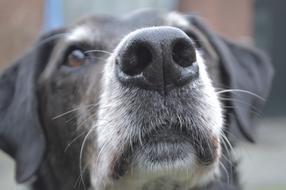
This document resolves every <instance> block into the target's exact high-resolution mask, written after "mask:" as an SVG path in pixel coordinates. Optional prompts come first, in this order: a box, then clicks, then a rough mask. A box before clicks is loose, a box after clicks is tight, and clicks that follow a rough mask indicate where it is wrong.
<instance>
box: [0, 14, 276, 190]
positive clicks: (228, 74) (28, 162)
mask: <svg viewBox="0 0 286 190" xmlns="http://www.w3.org/2000/svg"><path fill="white" fill-rule="evenodd" d="M243 58H244V59H243ZM246 59H247V62H246V61H245V60H246ZM270 75H271V68H269V65H268V64H267V63H266V62H264V60H263V59H262V58H261V57H260V56H258V55H257V53H256V52H253V51H252V50H248V49H246V48H244V47H240V46H237V45H236V44H233V43H230V42H227V41H225V40H223V39H221V38H219V37H218V36H216V35H215V34H214V33H212V32H210V31H209V30H208V29H207V27H205V26H204V25H203V24H202V22H201V21H200V19H198V18H197V17H193V16H191V17H190V16H189V17H186V16H182V15H180V14H178V13H170V14H165V13H164V14H163V13H158V12H156V11H141V12H137V13H133V14H131V15H128V16H124V17H122V18H114V17H89V18H86V19H83V20H82V21H80V22H78V23H77V24H76V25H73V26H71V27H69V28H65V29H61V30H58V31H54V32H52V33H49V34H47V35H44V36H43V37H42V38H41V39H40V40H39V43H38V44H37V45H36V46H35V48H34V49H33V50H31V51H30V52H28V53H27V54H26V55H25V56H24V57H23V58H22V59H20V60H19V61H18V62H17V63H16V64H15V65H13V66H12V67H11V68H9V69H8V70H6V71H5V72H4V73H3V74H2V76H1V83H0V85H1V89H0V90H1V93H0V103H1V104H0V111H1V112H0V114H1V119H2V121H1V126H0V130H1V131H0V135H1V136H0V137H1V139H0V146H1V148H2V149H4V151H6V152H7V153H9V154H10V155H11V156H13V157H14V158H15V159H16V162H17V179H18V181H20V182H22V181H25V180H27V179H29V178H30V177H31V176H33V175H34V174H35V172H36V171H37V170H38V168H39V167H40V164H41V163H42V162H43V158H44V157H45V159H44V160H45V162H47V163H49V164H48V165H49V167H50V168H51V170H52V171H53V173H54V175H55V178H64V180H66V179H65V176H72V177H71V178H67V179H69V180H71V181H70V182H67V183H71V184H74V183H75V181H73V180H75V179H76V178H77V177H78V175H80V174H81V175H82V178H83V181H85V180H86V178H89V179H90V182H91V186H92V187H93V188H94V189H104V188H112V187H116V188H117V189H126V187H128V188H129V189H138V188H146V187H147V186H148V187H151V186H153V187H154V188H155V189H156V188H157V187H156V186H157V185H158V182H161V183H162V182H164V183H166V185H168V186H169V187H170V185H171V187H172V188H175V187H177V186H178V187H188V188H192V187H195V186H199V185H204V184H206V183H208V182H209V181H211V180H212V179H214V178H215V177H216V176H219V161H220V157H221V149H222V148H221V144H222V143H221V142H222V140H223V137H224V136H226V134H225V131H223V128H224V127H225V129H227V131H230V132H231V131H232V130H233V129H231V127H229V126H231V125H235V126H237V127H236V128H239V129H240V131H241V132H242V134H244V135H245V136H246V137H247V138H249V139H251V131H252V130H251V127H252V126H251V125H252V118H253V114H251V109H250V107H251V106H258V107H259V108H260V105H261V100H259V99H258V100H257V99H256V98H257V97H251V98H249V96H251V94H250V93H256V94H258V95H259V96H265V95H266V93H267V91H268V88H269V83H270V82H269V81H270V78H271V76H270ZM240 77H243V78H240ZM240 80H241V81H243V82H241V81H240ZM261 81H262V82H261ZM260 84H263V86H259V85H260ZM214 86H215V87H217V88H218V87H220V88H221V87H224V88H226V89H227V90H223V91H218V89H215V88H214ZM229 88H235V89H236V90H237V91H240V92H246V91H247V92H248V91H251V92H249V94H248V95H247V97H246V95H244V97H243V100H245V103H246V107H243V105H242V108H241V105H239V104H238V103H237V102H236V101H233V99H235V98H237V97H239V96H237V94H236V93H235V95H234V94H230V93H227V92H229V90H228V89H229ZM220 93H221V94H222V93H226V94H227V95H226V96H220ZM258 95H255V96H258ZM238 102H239V100H238ZM224 106H226V107H227V108H226V109H223V107H224ZM233 117H234V118H235V119H236V122H235V123H234V124H231V122H230V121H231V120H234V119H233ZM233 131H235V130H233ZM234 135H236V134H234ZM45 150H46V154H45V156H44V152H45ZM42 165H43V164H42ZM63 166H64V167H63ZM57 168H62V169H61V171H57V170H59V169H57ZM69 172H71V173H69ZM86 181H88V180H86ZM159 185H160V183H159ZM151 189H152V188H151Z"/></svg>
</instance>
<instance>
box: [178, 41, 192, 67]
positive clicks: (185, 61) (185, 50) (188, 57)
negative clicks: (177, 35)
mask: <svg viewBox="0 0 286 190" xmlns="http://www.w3.org/2000/svg"><path fill="white" fill-rule="evenodd" d="M172 58H173V61H174V62H175V63H176V64H178V65H180V66H182V67H189V66H191V65H192V64H193V63H194V62H195V61H196V52H195V49H194V47H193V45H192V43H191V42H190V41H189V40H187V39H177V40H176V41H175V42H174V43H173V49H172Z"/></svg>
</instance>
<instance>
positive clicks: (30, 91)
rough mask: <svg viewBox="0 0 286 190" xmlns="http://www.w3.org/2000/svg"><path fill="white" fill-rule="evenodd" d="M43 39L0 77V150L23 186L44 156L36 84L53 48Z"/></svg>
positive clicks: (52, 42) (49, 40) (49, 35)
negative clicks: (13, 168)
mask: <svg viewBox="0 0 286 190" xmlns="http://www.w3.org/2000/svg"><path fill="white" fill-rule="evenodd" d="M61 31H62V30H57V31H53V32H51V33H49V34H46V35H44V36H42V37H41V38H40V39H39V40H38V43H37V44H35V47H34V48H33V49H32V50H30V51H29V52H27V53H26V54H25V55H24V56H23V57H22V58H20V59H19V60H18V61H16V63H15V64H14V65H12V66H11V67H10V68H8V69H6V70H5V71H4V72H3V73H2V74H1V75H0V118H1V123H0V148H1V149H2V150H4V151H5V152H6V153H8V154H9V155H10V156H11V157H13V158H14V159H15V161H16V180H17V182H19V183H22V182H25V181H27V180H29V179H31V177H33V175H34V174H35V172H36V171H37V169H38V167H39V166H40V164H41V161H42V159H43V155H44V152H45V146H46V144H45V137H44V133H43V130H42V128H41V124H40V118H39V113H38V102H37V95H36V88H37V87H36V82H37V79H38V76H39V74H40V73H41V71H42V70H43V68H44V67H45V65H46V63H47V61H48V57H49V56H50V53H51V51H52V48H53V46H54V44H55V40H54V39H50V38H51V36H53V35H55V34H56V33H59V32H61Z"/></svg>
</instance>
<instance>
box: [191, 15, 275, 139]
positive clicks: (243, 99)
mask: <svg viewBox="0 0 286 190" xmlns="http://www.w3.org/2000/svg"><path fill="white" fill-rule="evenodd" d="M188 19H189V21H190V23H191V27H195V28H196V30H197V31H200V33H201V34H202V35H204V36H205V38H206V39H207V40H208V42H209V43H210V44H211V46H212V48H213V49H214V50H215V52H216V54H217V55H218V61H219V64H220V66H221V69H222V73H223V76H222V77H223V83H224V84H223V85H224V86H227V89H229V93H228V97H229V98H230V99H231V102H230V104H231V105H230V106H228V107H231V108H228V110H226V111H227V113H228V114H230V120H229V121H228V122H229V123H228V124H229V125H228V127H229V128H228V130H229V132H230V133H231V134H232V135H235V136H239V134H237V131H239V132H240V133H241V134H242V135H243V136H244V137H245V138H246V139H247V140H248V141H250V142H254V138H253V134H254V129H255V123H254V121H255V117H256V115H257V113H260V111H261V109H262V107H263V105H264V103H265V100H266V98H267V95H268V93H269V90H270V87H271V81H272V77H273V68H272V65H271V64H270V60H269V59H268V58H267V57H266V56H265V55H264V54H263V53H261V52H260V51H258V50H257V49H254V48H249V47H245V46H243V45H239V44H237V43H234V42H230V41H228V40H226V39H224V38H222V37H220V36H218V35H217V34H216V33H214V32H212V31H211V30H210V29H209V28H208V27H207V26H206V25H205V24H204V22H203V21H202V19H200V18H199V17H197V16H189V17H188ZM231 89H233V90H231ZM231 115H232V116H231ZM232 117H233V118H232ZM232 119H235V122H233V121H231V120H232ZM237 128H238V129H239V130H237Z"/></svg>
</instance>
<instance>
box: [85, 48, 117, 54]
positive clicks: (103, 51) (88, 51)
mask: <svg viewBox="0 0 286 190" xmlns="http://www.w3.org/2000/svg"><path fill="white" fill-rule="evenodd" d="M93 52H98V53H106V54H109V55H111V54H112V53H111V52H109V51H105V50H99V49H93V50H87V51H85V52H84V53H93Z"/></svg>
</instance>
